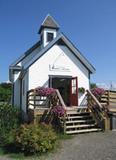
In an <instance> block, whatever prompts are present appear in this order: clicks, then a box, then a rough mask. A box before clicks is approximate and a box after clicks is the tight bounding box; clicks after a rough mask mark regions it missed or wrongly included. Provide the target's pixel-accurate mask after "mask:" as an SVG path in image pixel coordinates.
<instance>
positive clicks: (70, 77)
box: [48, 75, 78, 106]
mask: <svg viewBox="0 0 116 160" xmlns="http://www.w3.org/2000/svg"><path fill="white" fill-rule="evenodd" d="M53 78H69V79H70V93H69V94H70V97H69V98H70V103H71V98H72V97H71V93H72V87H71V83H72V79H74V78H76V97H77V106H78V77H72V76H67V75H66V76H65V75H49V83H48V86H49V87H52V79H53Z"/></svg>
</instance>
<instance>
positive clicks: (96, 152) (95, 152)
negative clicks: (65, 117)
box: [0, 131, 116, 160]
mask: <svg viewBox="0 0 116 160" xmlns="http://www.w3.org/2000/svg"><path fill="white" fill-rule="evenodd" d="M0 160H8V158H5V157H0ZM33 160H40V159H38V158H36V159H33ZM41 160H116V132H114V131H110V132H97V133H87V134H80V135H75V136H74V137H73V138H72V139H69V140H63V141H62V144H61V147H60V148H59V149H58V150H57V151H56V152H55V153H51V154H49V155H48V156H46V157H43V158H41Z"/></svg>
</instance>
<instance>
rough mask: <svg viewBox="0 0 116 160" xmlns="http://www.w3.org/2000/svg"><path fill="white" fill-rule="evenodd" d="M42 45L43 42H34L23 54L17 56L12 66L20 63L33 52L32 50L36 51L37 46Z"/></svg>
mask: <svg viewBox="0 0 116 160" xmlns="http://www.w3.org/2000/svg"><path fill="white" fill-rule="evenodd" d="M40 46H41V42H40V41H38V42H37V43H36V44H34V45H33V46H32V47H31V48H29V49H28V50H27V51H26V52H25V53H24V54H23V55H21V56H20V57H19V58H17V59H16V60H15V61H14V62H13V63H12V64H11V65H10V67H11V68H12V66H16V65H17V64H18V63H20V62H21V61H22V60H23V59H25V58H26V57H27V56H28V55H30V54H31V53H32V51H34V50H35V49H36V48H38V47H40Z"/></svg>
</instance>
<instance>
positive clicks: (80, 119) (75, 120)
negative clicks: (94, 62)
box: [64, 107, 101, 134]
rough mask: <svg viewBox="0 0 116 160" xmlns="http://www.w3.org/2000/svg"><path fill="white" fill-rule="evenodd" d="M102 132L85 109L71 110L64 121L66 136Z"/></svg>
mask: <svg viewBox="0 0 116 160" xmlns="http://www.w3.org/2000/svg"><path fill="white" fill-rule="evenodd" d="M95 131H101V129H100V128H98V127H97V125H96V123H95V121H94V119H93V117H92V116H91V114H90V112H89V111H86V110H85V109H82V108H80V109H78V110H77V108H73V107H72V108H70V109H69V110H67V116H66V117H65V121H64V132H65V133H66V134H76V133H86V132H95Z"/></svg>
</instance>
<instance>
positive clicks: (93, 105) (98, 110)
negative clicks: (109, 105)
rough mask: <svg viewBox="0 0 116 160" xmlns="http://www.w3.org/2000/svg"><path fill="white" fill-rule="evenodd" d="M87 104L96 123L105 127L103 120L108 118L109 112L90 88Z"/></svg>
mask: <svg viewBox="0 0 116 160" xmlns="http://www.w3.org/2000/svg"><path fill="white" fill-rule="evenodd" d="M87 98H88V99H87V103H88V104H87V105H88V108H89V109H90V111H91V113H92V115H93V117H94V119H95V121H96V123H97V124H98V125H99V126H101V127H102V128H103V122H104V120H105V119H108V118H109V116H108V113H107V110H106V108H105V106H102V105H101V104H100V102H99V101H98V99H97V98H96V97H95V96H94V95H93V94H92V93H91V91H90V90H87Z"/></svg>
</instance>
